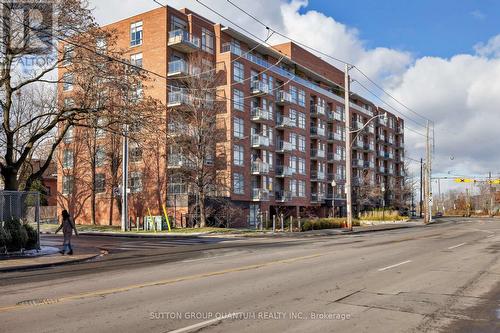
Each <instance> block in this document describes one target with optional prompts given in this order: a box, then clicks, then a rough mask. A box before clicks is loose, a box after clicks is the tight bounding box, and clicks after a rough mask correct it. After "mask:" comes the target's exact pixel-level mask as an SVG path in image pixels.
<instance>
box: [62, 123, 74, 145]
mask: <svg viewBox="0 0 500 333" xmlns="http://www.w3.org/2000/svg"><path fill="white" fill-rule="evenodd" d="M73 132H74V130H73V126H70V127H68V130H67V131H66V134H64V138H63V141H64V143H71V142H73V135H74V133H73Z"/></svg>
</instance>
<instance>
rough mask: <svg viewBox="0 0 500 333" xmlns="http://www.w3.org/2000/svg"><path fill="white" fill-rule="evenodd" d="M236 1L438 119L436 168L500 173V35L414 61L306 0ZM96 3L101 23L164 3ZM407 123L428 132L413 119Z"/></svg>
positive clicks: (216, 3)
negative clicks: (369, 42) (469, 50)
mask: <svg viewBox="0 0 500 333" xmlns="http://www.w3.org/2000/svg"><path fill="white" fill-rule="evenodd" d="M233 1H236V3H237V4H238V5H240V6H242V7H243V8H245V9H248V10H249V11H250V12H252V14H254V15H255V16H257V17H259V18H260V19H261V20H263V21H264V22H266V23H268V24H271V25H272V27H273V28H275V29H278V30H279V31H281V32H283V33H284V34H286V35H288V36H290V37H292V38H294V39H297V40H299V41H302V42H304V43H305V44H307V45H310V46H312V47H314V48H317V49H318V50H321V51H322V52H325V53H327V54H330V55H331V56H334V57H337V58H340V59H345V60H347V61H349V62H352V63H355V64H357V65H358V66H359V67H360V68H361V69H363V70H364V72H365V73H367V74H368V75H369V76H370V77H372V78H374V79H375V80H376V81H378V82H379V83H381V84H382V85H384V86H385V87H386V88H387V89H390V91H391V92H392V93H393V94H394V96H396V97H397V98H398V99H400V100H401V101H403V102H404V103H405V104H406V105H408V106H409V107H411V108H412V109H414V110H417V111H418V112H421V113H422V114H424V115H425V116H426V117H429V118H431V119H433V120H435V124H436V155H435V158H436V159H435V163H434V171H435V172H436V173H447V172H448V171H453V172H455V173H460V174H464V173H465V174H467V173H474V174H478V173H485V172H487V171H489V170H491V171H494V172H498V171H500V170H499V169H500V168H499V169H497V166H498V165H500V156H498V154H496V149H498V146H499V144H500V139H499V138H498V137H497V133H498V127H497V124H499V123H500V110H499V109H498V106H499V105H500V94H499V93H498V92H499V91H500V79H499V78H500V35H498V36H495V37H493V38H491V39H490V40H489V41H487V42H486V43H479V44H477V45H475V46H474V50H475V53H473V54H461V55H455V56H453V57H451V58H450V59H444V58H439V57H422V58H418V59H415V58H413V57H412V55H411V54H410V53H409V52H405V51H401V50H396V49H391V48H386V47H378V48H372V49H370V48H368V47H367V46H366V44H365V43H364V41H363V40H362V39H361V38H360V32H359V31H358V30H356V29H355V28H352V27H349V26H346V25H345V24H343V23H341V22H338V21H336V20H335V19H334V18H333V17H329V16H326V15H325V14H323V13H320V12H318V11H314V10H309V9H308V1H306V0H291V1H284V0H281V1H280V0H274V1H272V0H253V1H252V2H251V4H249V2H247V1H242V0H233ZM204 2H205V3H207V4H208V5H209V6H210V7H213V8H215V9H217V10H219V11H220V12H221V13H223V14H224V15H226V16H227V17H230V18H231V19H233V20H234V21H236V23H238V24H239V25H242V26H244V27H245V28H247V29H248V30H250V31H252V32H253V33H255V34H256V35H258V36H261V37H262V38H263V37H264V36H266V31H265V29H264V28H263V27H262V26H260V25H259V24H257V23H256V22H254V21H253V20H252V19H251V18H249V17H248V16H246V15H244V14H242V13H241V12H239V11H238V10H237V9H235V8H234V7H232V6H231V5H229V4H228V3H227V2H225V1H220V0H205V1H204ZM91 3H93V4H94V5H95V6H96V7H97V10H96V17H97V18H98V20H99V22H100V23H109V22H112V21H115V20H117V19H120V18H124V17H127V16H130V15H133V14H137V13H140V12H142V11H144V10H149V9H152V8H155V7H157V5H156V4H155V3H154V2H153V1H152V0H151V1H133V0H125V1H124V0H107V1H97V0H93V1H91ZM168 3H169V5H171V6H173V7H177V8H181V7H189V8H190V9H192V10H193V11H195V12H198V13H199V14H201V15H203V16H206V17H207V18H209V19H211V20H213V21H214V22H221V19H220V18H219V17H217V16H216V15H215V14H213V13H211V12H210V11H208V10H207V9H206V8H203V7H202V6H200V5H198V4H197V3H196V2H195V1H186V0H172V1H169V2H168ZM471 14H472V15H474V16H476V17H477V18H480V17H481V15H482V13H479V12H477V13H475V14H474V13H471ZM222 23H224V22H223V21H222ZM281 41H283V39H278V38H275V37H273V39H272V42H274V43H278V42H281ZM325 60H328V59H325ZM333 63H334V64H335V65H337V66H339V64H338V63H335V62H333ZM367 97H369V96H367ZM384 99H385V100H386V101H387V102H389V103H390V104H392V105H393V106H395V107H397V108H398V109H399V110H401V111H402V112H403V113H405V114H406V115H408V116H410V117H412V118H414V119H418V120H419V121H421V122H423V121H422V119H419V118H418V117H417V116H415V115H413V114H411V113H409V112H408V111H406V110H404V109H403V108H402V107H400V106H399V105H397V104H396V103H395V102H394V101H391V100H390V98H388V97H384ZM373 100H374V101H376V100H375V99H373ZM376 104H380V103H376ZM407 124H408V125H409V126H411V127H413V128H414V129H418V130H419V131H421V132H423V129H422V128H420V127H418V126H416V125H412V123H411V122H410V121H407ZM406 135H407V139H406V144H407V150H408V155H410V156H412V157H414V158H420V157H421V156H424V155H423V147H424V145H423V138H422V137H421V136H420V135H417V134H414V133H412V132H410V131H406ZM451 156H453V157H454V159H453V160H452V159H450V157H451ZM415 170H416V169H415Z"/></svg>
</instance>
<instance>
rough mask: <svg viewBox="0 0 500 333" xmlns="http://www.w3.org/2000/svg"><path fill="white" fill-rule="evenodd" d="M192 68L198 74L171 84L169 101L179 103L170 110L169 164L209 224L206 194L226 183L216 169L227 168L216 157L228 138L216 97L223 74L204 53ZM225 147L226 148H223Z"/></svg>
mask: <svg viewBox="0 0 500 333" xmlns="http://www.w3.org/2000/svg"><path fill="white" fill-rule="evenodd" d="M189 63H190V66H191V69H192V72H194V73H199V74H198V75H193V76H187V77H184V78H182V79H179V80H177V81H178V82H177V83H178V86H177V87H170V92H169V102H171V103H172V104H178V106H176V107H173V108H171V109H170V110H169V111H168V122H169V123H168V124H169V126H168V127H169V140H170V143H171V145H170V150H169V156H168V159H169V164H170V166H172V165H175V166H177V167H178V168H177V169H176V170H174V172H179V173H181V174H182V175H183V177H184V180H185V183H186V184H187V188H190V189H191V191H192V194H193V195H194V196H195V202H196V204H195V208H196V211H197V212H196V215H198V217H199V219H198V225H199V226H200V227H205V226H206V219H207V205H206V204H207V197H208V196H210V195H217V194H218V193H219V192H221V188H222V187H224V184H225V183H226V182H225V181H224V180H221V178H220V173H219V174H218V173H217V170H220V169H224V168H225V166H226V164H227V161H226V160H225V159H223V158H217V156H219V155H220V154H223V152H219V151H218V143H222V142H224V140H225V135H226V129H225V123H224V120H223V118H222V117H220V116H221V114H222V113H223V111H224V110H225V107H224V104H225V103H224V102H221V101H218V100H216V95H217V93H216V91H217V86H218V85H219V84H220V80H221V76H220V73H219V72H217V70H216V69H215V68H212V66H211V65H210V62H209V61H205V60H204V59H203V58H202V56H201V55H194V56H191V57H190V59H189ZM220 149H223V148H220Z"/></svg>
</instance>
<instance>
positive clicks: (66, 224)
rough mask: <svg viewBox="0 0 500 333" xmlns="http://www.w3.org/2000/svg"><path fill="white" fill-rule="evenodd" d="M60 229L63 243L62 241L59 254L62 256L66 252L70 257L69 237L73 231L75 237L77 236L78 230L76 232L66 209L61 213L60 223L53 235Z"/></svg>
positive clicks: (71, 250)
mask: <svg viewBox="0 0 500 333" xmlns="http://www.w3.org/2000/svg"><path fill="white" fill-rule="evenodd" d="M61 229H62V231H63V235H64V241H63V248H62V250H61V251H60V252H61V254H62V255H64V254H65V253H66V250H67V251H68V254H69V255H72V254H73V248H72V247H71V235H72V234H73V230H74V231H75V235H76V236H78V230H76V226H75V222H74V221H73V219H72V218H71V217H70V216H69V213H68V211H67V210H66V209H65V210H63V211H62V222H61V225H60V226H59V228H57V230H56V232H55V233H56V234H57V233H58V232H59V230H61Z"/></svg>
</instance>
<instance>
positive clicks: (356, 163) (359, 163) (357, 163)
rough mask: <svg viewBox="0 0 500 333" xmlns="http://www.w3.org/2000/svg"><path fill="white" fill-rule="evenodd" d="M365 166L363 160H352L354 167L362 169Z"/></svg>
mask: <svg viewBox="0 0 500 333" xmlns="http://www.w3.org/2000/svg"><path fill="white" fill-rule="evenodd" d="M364 165H365V163H364V161H363V160H352V166H353V167H359V168H362V167H363V166H364Z"/></svg>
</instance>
